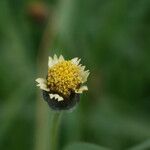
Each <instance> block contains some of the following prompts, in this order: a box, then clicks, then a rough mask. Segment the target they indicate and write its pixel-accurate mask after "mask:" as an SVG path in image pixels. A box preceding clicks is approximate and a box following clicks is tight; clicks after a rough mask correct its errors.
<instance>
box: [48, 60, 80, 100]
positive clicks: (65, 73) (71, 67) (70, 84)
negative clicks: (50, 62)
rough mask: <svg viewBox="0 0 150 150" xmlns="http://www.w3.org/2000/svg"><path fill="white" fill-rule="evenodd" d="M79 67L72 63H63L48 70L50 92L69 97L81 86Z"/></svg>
mask: <svg viewBox="0 0 150 150" xmlns="http://www.w3.org/2000/svg"><path fill="white" fill-rule="evenodd" d="M81 82H82V78H81V75H80V68H79V66H77V65H75V64H73V63H72V62H71V61H65V60H63V61H61V62H58V63H57V64H55V65H54V66H52V67H51V68H49V69H48V77H47V84H48V87H49V89H50V91H52V92H55V93H59V94H60V95H62V96H64V97H69V96H70V94H71V91H75V90H76V89H77V88H78V87H79V86H80V84H81Z"/></svg>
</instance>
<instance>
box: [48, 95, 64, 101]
mask: <svg viewBox="0 0 150 150" xmlns="http://www.w3.org/2000/svg"><path fill="white" fill-rule="evenodd" d="M49 97H50V98H51V99H52V98H54V99H56V100H58V101H63V100H64V98H63V97H61V96H59V95H58V94H49Z"/></svg>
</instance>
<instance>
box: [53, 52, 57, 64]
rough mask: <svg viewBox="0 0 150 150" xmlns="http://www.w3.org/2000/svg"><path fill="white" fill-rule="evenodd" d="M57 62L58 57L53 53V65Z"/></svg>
mask: <svg viewBox="0 0 150 150" xmlns="http://www.w3.org/2000/svg"><path fill="white" fill-rule="evenodd" d="M57 63H58V57H57V55H56V54H55V55H54V59H53V65H55V64H57Z"/></svg>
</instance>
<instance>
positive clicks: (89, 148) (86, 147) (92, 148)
mask: <svg viewBox="0 0 150 150" xmlns="http://www.w3.org/2000/svg"><path fill="white" fill-rule="evenodd" d="M77 149H78V150H109V149H107V148H104V147H100V146H97V145H94V144H88V143H75V144H71V145H69V146H68V147H66V148H65V149H64V150H77Z"/></svg>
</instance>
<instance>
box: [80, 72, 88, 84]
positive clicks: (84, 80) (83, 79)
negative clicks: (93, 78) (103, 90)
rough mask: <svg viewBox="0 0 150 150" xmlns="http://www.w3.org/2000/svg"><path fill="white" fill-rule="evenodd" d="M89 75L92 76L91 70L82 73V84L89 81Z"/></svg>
mask: <svg viewBox="0 0 150 150" xmlns="http://www.w3.org/2000/svg"><path fill="white" fill-rule="evenodd" d="M89 74H90V72H89V70H87V71H81V76H82V83H84V82H86V81H87V78H88V76H89Z"/></svg>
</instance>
